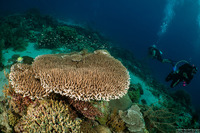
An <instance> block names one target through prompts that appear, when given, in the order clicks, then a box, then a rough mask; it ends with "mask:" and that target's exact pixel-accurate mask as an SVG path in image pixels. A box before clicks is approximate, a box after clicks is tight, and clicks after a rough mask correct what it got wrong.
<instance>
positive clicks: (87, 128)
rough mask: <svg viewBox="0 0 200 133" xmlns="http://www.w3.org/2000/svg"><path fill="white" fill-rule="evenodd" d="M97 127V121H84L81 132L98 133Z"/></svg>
mask: <svg viewBox="0 0 200 133" xmlns="http://www.w3.org/2000/svg"><path fill="white" fill-rule="evenodd" d="M95 126H97V125H95V121H91V120H87V121H82V122H81V128H80V131H81V132H82V133H98V132H97V131H96V129H95V128H94V127H95Z"/></svg>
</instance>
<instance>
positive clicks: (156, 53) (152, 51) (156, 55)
mask: <svg viewBox="0 0 200 133" xmlns="http://www.w3.org/2000/svg"><path fill="white" fill-rule="evenodd" d="M148 53H149V55H150V56H151V58H153V59H157V60H158V61H160V62H162V63H170V64H172V65H174V64H173V61H172V60H170V59H163V58H162V52H161V51H160V50H159V49H157V47H156V45H152V46H150V47H149V48H148Z"/></svg>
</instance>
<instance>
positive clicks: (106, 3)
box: [0, 0, 200, 106]
mask: <svg viewBox="0 0 200 133" xmlns="http://www.w3.org/2000/svg"><path fill="white" fill-rule="evenodd" d="M198 3H199V2H198V0H126V1H123V0H57V1H55V0H28V1H27V0H20V1H16V0H7V1H6V2H5V1H4V2H3V1H1V4H0V14H1V15H4V14H10V13H15V12H24V11H26V10H27V9H29V8H33V7H34V8H38V9H40V11H41V13H43V14H49V15H51V16H53V17H56V18H59V19H62V20H69V19H70V20H73V21H74V22H76V23H80V24H85V25H87V26H90V27H92V28H93V29H95V30H97V31H100V32H101V33H103V34H104V35H105V36H107V37H109V38H110V39H112V40H114V41H115V42H116V44H117V45H120V46H121V47H124V48H127V49H129V50H131V51H132V52H133V53H134V55H135V56H136V57H137V58H138V59H141V60H143V61H144V62H147V64H148V65H149V66H150V69H151V71H152V74H153V76H155V77H156V79H158V80H159V81H160V82H162V83H163V84H166V85H168V86H169V85H170V84H169V83H166V82H165V81H164V79H165V77H166V76H167V74H168V73H169V72H170V71H171V70H172V67H171V66H170V65H169V64H162V63H160V62H158V61H155V60H151V59H147V58H146V57H147V48H148V47H149V46H150V45H152V44H154V43H156V44H157V46H158V48H160V49H161V50H162V52H163V56H164V58H170V59H173V60H175V61H179V60H182V59H184V60H187V61H189V62H190V63H191V64H195V65H196V66H197V67H198V68H199V69H200V26H199V21H200V20H199V21H198V15H199V14H200V5H199V4H198ZM199 82H200V72H198V73H197V74H196V75H195V77H194V79H193V80H192V82H191V83H190V84H189V85H188V86H186V87H182V86H181V85H180V86H177V87H176V88H174V89H170V90H169V91H175V90H178V89H184V90H186V91H187V92H188V93H189V94H190V95H191V98H192V101H193V104H194V105H195V106H198V101H199V100H200V99H199V97H200V85H199Z"/></svg>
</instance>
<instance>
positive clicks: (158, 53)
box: [149, 47, 163, 62]
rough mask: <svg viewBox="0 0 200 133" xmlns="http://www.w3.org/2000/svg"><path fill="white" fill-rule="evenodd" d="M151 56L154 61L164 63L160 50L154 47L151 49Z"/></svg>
mask: <svg viewBox="0 0 200 133" xmlns="http://www.w3.org/2000/svg"><path fill="white" fill-rule="evenodd" d="M154 51H155V54H154V53H153V52H154ZM149 55H151V56H152V57H153V58H154V59H157V60H159V61H160V62H162V61H163V59H162V56H161V52H160V50H158V49H156V48H154V47H149Z"/></svg>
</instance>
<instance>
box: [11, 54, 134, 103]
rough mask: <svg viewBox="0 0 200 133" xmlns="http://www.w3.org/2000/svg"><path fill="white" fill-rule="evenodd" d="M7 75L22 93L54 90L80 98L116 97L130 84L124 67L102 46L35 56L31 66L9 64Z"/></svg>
mask: <svg viewBox="0 0 200 133" xmlns="http://www.w3.org/2000/svg"><path fill="white" fill-rule="evenodd" d="M77 58H78V59H77ZM9 78H10V82H11V84H12V87H13V88H14V89H15V92H16V93H20V94H22V95H23V96H24V97H25V96H29V97H30V98H43V97H45V96H48V94H49V93H50V92H54V93H59V94H61V95H65V96H69V97H70V98H72V99H75V100H81V101H90V100H105V101H109V100H111V99H119V98H120V97H122V96H124V95H125V94H126V93H127V91H128V88H129V84H130V77H129V73H128V71H127V69H126V68H125V67H124V66H123V65H122V63H121V62H120V61H118V60H117V59H115V58H114V57H112V56H111V55H110V54H109V53H108V52H107V51H105V50H97V51H94V53H87V54H86V53H84V54H83V53H81V52H79V53H72V54H52V55H42V56H38V57H36V58H35V60H34V62H33V64H32V66H30V65H24V64H15V65H13V66H12V67H11V72H10V75H9Z"/></svg>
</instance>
